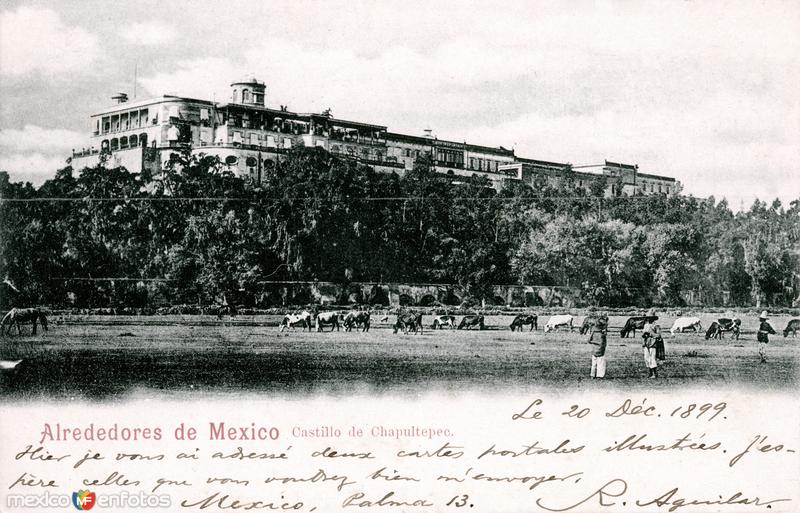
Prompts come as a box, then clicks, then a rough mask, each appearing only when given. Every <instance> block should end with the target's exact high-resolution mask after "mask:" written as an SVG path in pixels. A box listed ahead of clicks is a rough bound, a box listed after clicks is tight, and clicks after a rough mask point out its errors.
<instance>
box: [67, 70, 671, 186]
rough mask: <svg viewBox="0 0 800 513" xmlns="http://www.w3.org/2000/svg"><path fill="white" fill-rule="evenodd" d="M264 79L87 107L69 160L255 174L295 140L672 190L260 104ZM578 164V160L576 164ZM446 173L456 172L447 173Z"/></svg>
mask: <svg viewBox="0 0 800 513" xmlns="http://www.w3.org/2000/svg"><path fill="white" fill-rule="evenodd" d="M266 96H267V88H266V85H265V84H264V83H263V82H261V81H258V80H256V79H254V78H249V79H245V80H242V81H238V82H234V83H232V84H231V97H230V101H228V102H214V101H209V100H201V99H196V98H187V97H179V96H170V95H164V96H160V97H157V98H153V99H149V100H144V101H135V102H130V101H128V97H127V95H126V94H124V93H119V94H117V95H115V96H114V97H112V99H113V100H115V101H116V103H115V104H114V105H113V106H111V107H109V108H106V109H103V110H102V111H100V112H98V113H96V114H93V115H92V116H91V117H90V124H91V139H90V140H91V142H90V147H89V148H83V149H81V150H79V151H74V150H73V153H72V159H71V163H72V166H73V168H75V169H83V168H85V167H91V166H94V165H97V164H98V163H99V161H100V157H101V155H105V156H106V158H107V159H108V160H107V165H109V166H123V167H125V168H127V169H128V170H129V171H132V172H141V171H143V170H149V171H151V172H158V171H159V170H160V169H162V167H163V165H164V163H165V162H167V161H168V160H169V158H170V155H171V154H172V153H176V152H178V151H180V150H181V149H183V148H186V147H187V146H190V147H191V149H192V151H193V152H194V153H198V154H200V153H202V154H206V155H214V156H217V157H219V159H220V161H221V162H222V164H223V165H224V166H226V167H227V168H228V169H229V170H230V171H232V172H234V173H235V174H236V175H238V176H241V177H246V178H249V179H250V180H252V181H254V182H260V181H261V180H262V179H263V178H264V177H265V176H266V175H267V173H269V172H270V170H271V169H272V168H273V167H274V165H275V163H276V162H277V161H278V160H280V159H281V156H282V155H284V154H285V153H286V152H288V151H289V150H291V149H292V148H293V147H295V146H305V147H322V148H324V149H325V150H327V151H329V152H330V153H332V154H335V155H339V156H341V157H345V158H351V159H354V160H357V161H359V162H361V163H364V164H366V165H369V166H372V167H374V168H375V169H376V170H378V171H383V172H396V173H399V174H403V173H405V172H406V171H408V170H410V169H412V168H413V167H414V164H415V162H416V160H417V159H419V158H420V157H422V156H430V157H431V159H432V162H433V165H434V167H435V169H436V171H437V172H440V173H443V174H447V175H452V176H454V177H458V176H464V177H467V176H472V175H475V174H478V175H484V176H486V177H488V178H489V179H490V180H492V183H493V184H494V185H495V187H497V188H499V187H500V186H501V185H502V183H503V182H504V181H507V180H517V181H523V182H528V183H531V184H535V183H542V180H544V181H546V182H549V183H555V182H556V181H558V180H561V179H563V175H564V173H565V172H567V173H570V174H569V176H570V177H571V178H572V179H573V182H574V183H575V184H576V185H578V186H579V187H584V188H586V189H588V187H589V184H590V183H591V181H592V180H596V179H598V177H601V176H605V177H606V178H607V182H608V183H609V186H608V189H607V190H606V194H607V195H613V194H619V192H618V191H616V189H614V188H615V187H622V192H621V193H622V194H635V193H641V194H659V193H660V194H667V195H672V194H677V193H679V192H680V185H679V183H678V182H677V181H676V180H675V179H674V178H670V177H665V176H659V175H654V174H643V173H639V171H638V167H637V166H635V165H629V164H619V163H614V162H608V161H606V162H605V164H604V165H602V166H585V167H598V168H599V171H597V172H583V171H576V170H575V169H573V168H572V166H569V165H568V164H559V163H553V162H546V161H540V160H533V159H527V158H523V157H519V156H517V155H515V153H514V150H509V149H506V148H503V147H497V148H495V147H491V146H482V145H477V144H469V143H467V142H463V141H462V142H459V141H448V140H443V139H439V138H436V137H434V136H433V135H432V134H431V131H430V130H426V133H425V134H424V135H422V136H415V135H407V134H400V133H395V132H389V131H388V130H387V127H386V126H383V125H376V124H372V123H364V122H360V121H348V120H345V119H339V118H335V117H334V116H333V115H332V114H331V112H330V110H328V111H325V112H322V113H298V112H293V111H290V110H289V109H288V108H287V107H285V106H280V107H279V108H277V109H275V108H271V107H267V106H266V105H267V104H266ZM576 167H584V166H576ZM454 180H457V179H456V178H454Z"/></svg>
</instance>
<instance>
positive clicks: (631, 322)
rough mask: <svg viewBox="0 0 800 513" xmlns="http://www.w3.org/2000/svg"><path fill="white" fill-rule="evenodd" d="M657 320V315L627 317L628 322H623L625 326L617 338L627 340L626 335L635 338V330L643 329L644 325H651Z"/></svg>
mask: <svg viewBox="0 0 800 513" xmlns="http://www.w3.org/2000/svg"><path fill="white" fill-rule="evenodd" d="M657 320H658V316H657V315H637V316H634V317H628V320H627V321H625V325H624V326H623V327H622V329H621V330H620V332H619V336H620V338H628V335H630V334H631V333H632V334H633V336H634V337H636V330H641V329H644V325H645V324H653V323H654V322H656V321H657Z"/></svg>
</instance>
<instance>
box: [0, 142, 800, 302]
mask: <svg viewBox="0 0 800 513" xmlns="http://www.w3.org/2000/svg"><path fill="white" fill-rule="evenodd" d="M458 179H459V182H454V180H455V177H452V176H447V175H441V174H437V173H435V172H434V171H432V170H431V169H430V167H429V166H428V165H426V164H425V163H422V164H421V165H419V166H418V167H417V168H416V169H414V170H413V171H410V172H408V173H407V174H406V175H405V176H403V177H400V176H398V175H396V174H385V173H377V172H375V171H374V170H373V169H372V168H370V167H367V166H363V165H361V164H358V163H357V162H355V161H352V160H348V159H341V158H338V157H336V156H333V155H331V154H329V153H327V152H325V151H324V150H322V149H303V148H299V149H296V150H293V151H292V152H291V153H289V154H288V155H287V156H286V158H285V159H284V160H282V161H281V162H280V163H279V164H278V165H277V166H276V168H275V170H274V172H272V173H271V174H270V175H269V176H268V177H267V178H266V181H264V182H263V183H261V184H258V185H255V184H251V183H248V181H247V180H245V179H242V178H237V177H236V176H234V175H232V174H231V173H229V172H227V171H226V170H225V167H224V166H222V165H221V164H220V162H219V161H218V160H216V159H214V158H210V157H197V156H192V155H190V154H188V153H185V154H183V155H180V156H178V155H175V156H173V158H172V160H171V161H170V162H169V163H168V164H167V166H166V170H165V171H164V172H163V174H160V175H158V176H147V175H145V174H135V173H129V172H128V171H126V170H125V169H119V168H117V169H107V168H105V167H104V166H103V165H101V166H98V167H96V168H88V169H84V170H81V171H80V172H79V173H78V172H77V171H76V170H73V169H72V168H70V167H66V168H64V169H61V170H59V171H58V172H57V173H56V174H55V176H54V178H52V179H50V180H48V181H46V182H45V183H44V184H42V185H41V186H40V187H38V188H36V187H33V186H31V185H30V184H27V183H17V182H11V181H10V180H9V176H8V174H7V173H2V172H0V196H2V202H0V276H4V277H6V278H8V280H9V281H10V282H12V283H13V284H14V286H15V287H16V288H17V289H19V291H20V292H19V295H20V297H18V298H17V302H25V303H31V304H49V305H53V306H56V305H62V304H64V303H65V302H66V301H67V298H68V297H72V298H73V299H74V300H76V301H77V304H78V305H84V306H109V305H125V306H143V305H146V304H151V303H152V301H153V297H154V294H153V291H154V290H157V292H158V294H157V295H158V296H160V297H161V298H162V301H163V300H166V301H168V302H172V303H208V302H212V301H214V300H215V298H218V297H220V296H221V295H223V294H228V295H229V296H230V295H236V296H237V297H244V298H247V299H245V301H248V302H253V301H256V300H257V298H258V297H259V292H260V287H261V285H260V284H261V282H264V281H266V280H273V281H277V280H300V281H312V280H320V281H333V282H339V283H347V282H351V281H375V282H408V283H420V282H424V283H455V284H458V285H460V286H462V287H463V288H464V290H465V292H466V293H467V294H468V295H470V296H472V297H475V298H481V297H482V296H484V295H486V294H488V287H489V286H490V285H492V284H513V283H520V284H531V285H565V286H572V287H577V288H580V289H581V291H582V295H583V297H584V299H585V301H586V302H587V303H590V304H597V305H605V306H625V305H637V306H646V305H651V304H660V305H680V304H681V302H682V301H683V299H682V295H681V292H682V291H685V290H698V291H702V293H703V296H704V298H705V299H706V301H707V302H709V303H713V304H722V303H723V300H727V302H728V303H729V304H733V305H756V304H769V305H786V306H788V305H790V304H791V303H792V301H796V298H798V296H799V295H800V199H798V200H795V201H793V202H791V204H790V205H787V206H784V205H781V204H780V202H778V201H777V200H776V201H775V202H773V203H771V204H766V203H764V202H762V201H756V202H755V203H754V204H753V205H752V207H751V208H750V209H749V210H747V211H745V212H738V213H734V212H732V211H731V209H730V208H729V206H728V204H727V203H726V202H725V201H724V200H723V201H715V200H714V198H708V199H698V198H693V197H686V196H676V197H666V196H633V197H614V198H602V197H601V196H600V191H601V188H598V191H597V194H596V195H592V193H588V194H584V193H583V192H581V191H578V190H576V189H574V188H572V187H570V185H569V180H565V181H564V185H563V186H561V187H560V188H552V187H546V186H544V185H542V186H540V187H536V188H535V189H534V188H532V187H529V186H526V185H523V184H519V183H509V184H508V185H507V186H506V187H505V188H504V189H502V190H501V191H499V192H498V191H495V190H494V189H492V188H491V187H490V184H489V181H488V179H486V178H483V177H472V178H462V177H458ZM105 278H116V280H115V281H114V286H113V287H110V286H109V281H108V280H104V279H105ZM143 284H148V286H143ZM4 300H5V302H7V301H8V298H7V297H4Z"/></svg>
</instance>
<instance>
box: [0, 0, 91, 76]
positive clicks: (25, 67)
mask: <svg viewBox="0 0 800 513" xmlns="http://www.w3.org/2000/svg"><path fill="white" fill-rule="evenodd" d="M99 54H100V45H99V42H98V38H97V36H95V35H94V34H91V33H89V32H87V31H86V30H84V29H82V28H80V27H70V26H67V25H65V24H64V22H62V20H61V18H60V17H59V15H58V14H57V13H56V12H55V11H53V10H51V9H46V8H42V7H27V6H20V7H19V8H18V9H17V10H16V11H5V12H3V13H0V74H4V75H11V76H18V75H25V74H27V73H31V72H35V71H41V72H44V73H59V72H64V71H69V70H73V69H76V68H80V67H81V66H87V65H89V64H91V63H92V62H93V61H94V60H95V59H96V58H97V57H98V56H99Z"/></svg>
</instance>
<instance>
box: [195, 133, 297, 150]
mask: <svg viewBox="0 0 800 513" xmlns="http://www.w3.org/2000/svg"><path fill="white" fill-rule="evenodd" d="M204 137H210V132H206V133H204V132H203V131H201V132H200V140H201V141H203V138H204ZM204 142H207V141H204ZM231 142H232V143H234V144H250V145H252V146H266V147H267V148H285V149H289V148H291V147H292V139H291V138H290V137H283V138H277V137H275V136H274V135H267V136H266V138H264V139H262V138H261V136H260V135H259V134H255V133H251V134H250V137H249V138H247V139H245V137H244V135H243V134H242V132H237V131H234V132H231Z"/></svg>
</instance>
